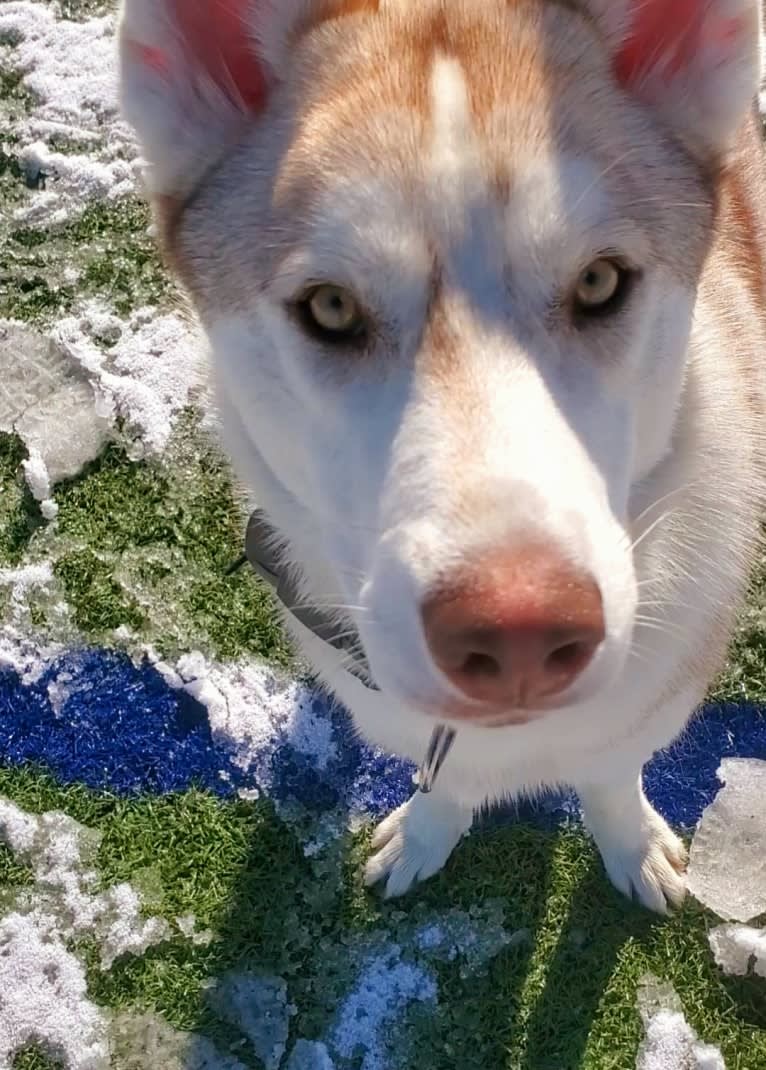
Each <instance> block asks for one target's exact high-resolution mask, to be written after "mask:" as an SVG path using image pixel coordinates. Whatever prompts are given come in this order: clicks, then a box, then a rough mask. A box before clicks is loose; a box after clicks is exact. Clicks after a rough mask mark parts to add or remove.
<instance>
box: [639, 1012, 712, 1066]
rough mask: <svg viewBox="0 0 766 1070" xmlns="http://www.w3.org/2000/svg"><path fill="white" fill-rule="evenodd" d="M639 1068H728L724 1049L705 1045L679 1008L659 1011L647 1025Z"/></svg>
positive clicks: (640, 1053)
mask: <svg viewBox="0 0 766 1070" xmlns="http://www.w3.org/2000/svg"><path fill="white" fill-rule="evenodd" d="M636 1070H726V1064H725V1063H724V1061H723V1056H722V1055H721V1052H720V1051H719V1050H718V1049H717V1048H714V1047H712V1045H710V1044H701V1043H700V1042H699V1040H698V1039H697V1035H696V1033H695V1032H694V1030H693V1029H692V1027H691V1026H690V1025H689V1023H688V1022H687V1021H686V1019H685V1018H684V1016H683V1014H681V1013H679V1012H678V1011H659V1012H658V1013H657V1014H655V1015H654V1017H653V1018H651V1020H650V1021H649V1024H648V1025H647V1027H646V1038H645V1040H644V1042H643V1044H642V1046H641V1050H640V1051H639V1054H638V1062H637V1063H636Z"/></svg>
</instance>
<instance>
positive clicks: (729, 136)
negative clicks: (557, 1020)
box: [121, 0, 766, 911]
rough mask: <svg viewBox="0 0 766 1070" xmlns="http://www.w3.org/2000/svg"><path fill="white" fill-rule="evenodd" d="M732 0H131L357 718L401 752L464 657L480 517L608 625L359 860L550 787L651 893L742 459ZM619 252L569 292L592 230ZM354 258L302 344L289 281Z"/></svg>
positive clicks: (194, 234)
mask: <svg viewBox="0 0 766 1070" xmlns="http://www.w3.org/2000/svg"><path fill="white" fill-rule="evenodd" d="M758 40H759V7H758V4H757V2H756V0H673V3H672V4H669V3H667V2H666V0H418V2H417V3H415V2H413V0H252V2H251V0H123V10H122V17H121V61H122V95H123V107H124V111H125V114H126V115H127V117H128V118H129V120H130V121H131V122H132V123H133V125H134V126H135V128H136V130H137V132H138V136H139V139H140V142H141V145H142V148H143V153H144V155H145V158H146V161H147V172H146V175H147V185H148V188H149V191H150V194H151V196H152V199H153V202H154V205H155V209H156V213H157V218H158V222H159V224H160V230H161V233H162V237H163V242H164V247H165V250H166V253H167V256H168V260H169V262H170V263H171V264H172V266H173V268H174V269H175V271H176V272H177V274H178V276H179V278H180V279H181V280H182V281H183V283H184V285H185V286H186V288H187V289H188V291H189V293H190V294H191V296H192V298H193V300H194V303H195V306H196V308H197V310H198V313H199V316H200V318H201V320H202V322H203V324H204V325H205V328H206V330H207V333H208V336H209V339H210V343H211V351H212V365H213V369H214V374H215V380H216V386H217V398H218V405H219V409H220V417H221V426H222V429H223V435H224V441H225V445H226V447H227V449H228V451H229V453H230V454H231V456H232V458H233V460H234V463H235V465H236V467H237V470H238V472H239V474H240V476H241V477H242V479H243V480H244V482H245V483H246V484H247V486H248V487H249V488H250V489H251V490H252V492H253V494H254V497H255V499H256V500H257V502H258V504H259V506H260V507H262V508H264V509H265V510H266V511H267V513H268V515H269V517H270V519H271V520H272V522H273V524H274V526H275V527H276V529H277V530H278V531H279V533H280V535H281V537H283V539H284V547H285V555H286V559H287V560H289V561H290V562H291V563H292V564H293V565H294V566H295V569H296V571H297V574H298V576H299V578H300V582H301V585H302V591H303V594H304V596H305V598H306V600H307V601H309V602H311V603H313V604H316V605H319V606H324V607H325V608H326V609H327V610H328V611H329V612H332V613H335V614H336V615H337V619H338V627H339V630H344V629H354V630H356V631H357V632H358V634H359V636H360V640H361V643H362V645H363V648H364V651H365V654H366V656H367V659H368V661H369V664H370V666H371V671H372V674H373V676H374V678H375V680H376V682H377V684H378V685H379V687H380V691H379V692H374V691H371V690H369V689H367V688H365V686H364V685H363V684H362V683H361V682H360V681H359V680H358V679H356V678H355V677H354V676H353V675H351V674H350V673H348V672H347V671H346V664H345V662H344V658H343V655H342V654H341V653H340V652H338V651H335V650H333V649H332V648H330V647H328V646H327V645H326V644H324V643H322V642H321V641H320V640H318V639H317V638H316V637H315V636H314V635H312V634H311V633H309V632H307V631H305V630H304V629H302V628H301V627H300V626H299V625H298V624H297V623H296V622H295V621H293V620H291V619H290V620H288V622H287V623H288V626H289V627H290V628H292V630H293V631H294V633H295V635H296V638H297V640H298V642H299V644H300V646H301V648H302V650H303V651H304V653H305V654H306V655H307V656H308V657H309V659H310V660H311V661H312V662H313V664H314V666H315V668H316V669H317V671H318V672H319V674H320V676H321V678H322V679H323V680H324V681H325V683H326V684H327V685H328V686H329V687H330V688H331V689H333V690H334V692H335V693H336V694H337V695H338V696H339V697H340V699H341V700H342V701H343V702H344V703H345V704H346V705H347V707H348V708H349V709H350V711H351V713H352V715H353V717H354V720H355V723H356V725H357V727H358V729H359V731H360V732H361V733H362V734H363V735H364V736H365V737H366V738H367V739H369V740H371V741H374V742H375V743H377V744H379V745H381V746H382V747H384V748H386V749H388V750H390V751H394V752H396V753H398V754H401V755H407V756H408V757H410V758H412V759H414V760H415V761H419V760H420V759H421V758H422V756H423V754H424V752H425V749H426V745H427V741H428V738H429V736H430V734H431V731H432V728H433V726H434V724H435V720H434V718H439V717H443V716H449V711H450V710H451V709H452V705H453V703H454V701H455V689H454V687H453V686H452V685H451V684H450V683H449V681H448V680H447V679H446V678H445V677H444V676H443V675H442V674H441V673H440V671H439V670H438V669H437V667H436V665H435V664H434V662H433V660H432V659H431V657H430V655H429V651H428V647H427V644H426V641H425V638H424V634H423V627H422V621H421V617H420V605H421V603H422V601H423V599H424V598H425V597H426V595H427V593H428V592H429V591H431V590H433V589H434V587H435V586H436V585H438V584H439V583H440V582H442V581H443V580H444V578H445V577H450V576H453V575H456V574H458V573H459V572H460V570H462V569H465V568H471V569H477V568H479V569H480V567H481V562H482V560H484V558H485V557H486V555H488V554H490V553H492V552H493V551H494V550H495V549H497V548H498V547H507V546H511V547H512V546H515V545H518V546H526V545H528V544H530V543H536V544H543V545H545V546H548V547H553V548H555V552H556V553H557V554H559V555H560V556H561V557H562V559H565V560H566V561H567V562H569V563H570V564H571V565H572V567H574V568H577V569H580V570H583V571H586V572H587V573H588V574H589V575H591V576H593V577H594V578H595V580H596V581H597V583H598V585H599V587H600V590H601V593H602V598H603V605H604V613H605V619H606V638H605V640H604V642H603V644H602V645H601V647H600V649H599V651H598V653H597V654H596V656H595V658H594V659H593V661H592V663H591V664H590V665H589V666H588V668H587V669H586V670H585V672H584V673H583V674H582V677H581V678H580V679H579V680H578V682H577V683H576V684H575V685H574V687H573V689H572V690H571V692H570V693H568V694H567V696H566V701H565V702H564V703H562V704H560V705H559V707H558V708H555V709H551V710H547V711H542V712H541V711H538V712H534V711H525V710H518V711H513V710H510V711H509V714H508V721H509V723H507V724H505V725H504V726H502V727H494V728H489V727H487V726H486V725H484V724H482V723H479V722H474V721H470V722H469V721H466V722H461V723H460V725H459V731H458V734H457V739H456V742H455V745H454V747H453V750H452V752H451V753H450V756H449V759H448V761H447V763H446V765H445V767H444V769H443V771H442V774H441V777H440V779H439V781H438V782H437V785H436V788H435V790H434V791H433V793H432V794H430V795H424V794H415V795H414V796H413V798H412V799H411V800H410V801H409V802H408V803H407V804H406V805H405V806H403V807H402V808H401V809H399V810H398V811H397V812H396V813H394V814H392V815H391V816H390V817H389V818H388V819H387V820H386V821H384V822H383V824H382V825H381V826H380V828H379V829H378V831H377V834H376V837H375V841H374V851H373V854H372V857H371V859H370V861H369V863H368V868H367V879H368V881H369V882H370V883H375V882H378V881H383V882H385V885H386V890H387V893H388V894H390V895H396V894H401V893H403V892H405V891H407V890H408V889H409V888H410V887H411V886H412V885H413V883H415V882H416V881H418V880H422V879H425V878H427V877H429V876H430V875H432V874H433V873H435V872H436V871H437V870H439V869H440V868H441V867H442V866H443V864H444V863H445V861H446V860H447V858H448V856H449V854H450V853H451V851H452V849H453V848H454V846H455V845H456V843H457V842H458V840H459V839H460V837H461V836H462V835H463V833H464V832H465V831H466V830H467V829H468V828H469V826H470V824H471V821H472V819H473V815H474V813H475V812H476V810H477V809H478V808H480V807H482V806H483V805H484V804H485V803H486V802H491V801H493V800H495V799H498V798H503V797H508V796H513V795H518V794H519V793H529V792H536V791H538V790H539V789H540V788H542V787H545V786H550V785H559V784H566V785H572V786H574V788H576V790H577V792H578V793H579V796H580V799H581V802H582V806H583V811H584V815H585V819H586V822H587V824H588V827H589V828H590V829H591V831H592V833H593V835H594V837H595V839H596V842H597V844H598V846H599V849H600V851H601V854H602V856H603V859H604V862H605V865H606V868H607V871H608V873H609V875H610V877H611V879H612V880H613V882H614V883H615V884H616V886H617V887H618V888H620V889H622V890H623V891H624V892H625V893H627V894H634V895H636V896H637V897H638V898H640V900H641V901H642V902H644V903H645V904H646V905H647V906H649V907H651V908H653V909H655V910H658V911H665V910H666V909H667V905H668V904H669V903H670V904H674V903H678V902H679V901H680V900H681V899H682V897H683V894H684V879H683V868H684V850H683V845H682V844H681V842H680V840H679V839H678V838H677V837H676V835H675V834H674V833H673V832H672V831H671V830H670V828H669V827H668V826H667V824H666V823H665V821H664V820H663V819H662V818H661V817H660V816H659V815H658V814H657V813H656V812H655V811H654V810H653V809H652V807H651V806H650V804H649V803H648V801H647V800H646V798H645V796H644V793H643V790H642V787H641V769H642V766H643V765H644V763H645V762H646V761H647V759H648V758H649V757H650V756H651V755H652V754H653V753H654V752H655V751H656V750H657V749H659V748H662V747H664V746H666V745H667V744H668V743H669V742H670V741H671V740H672V739H673V738H674V737H675V736H677V734H678V733H679V732H680V731H681V730H682V729H683V727H684V725H685V724H686V722H687V720H688V718H689V716H690V715H691V713H692V712H693V710H694V709H695V707H696V706H697V705H698V704H699V702H700V701H701V699H702V698H703V696H704V694H705V691H706V689H707V687H708V685H709V684H710V682H711V680H712V679H713V678H714V676H715V675H716V673H717V672H718V671H719V669H720V668H721V665H722V663H723V659H724V657H725V653H726V649H727V644H728V641H729V638H730V635H731V630H732V626H733V619H734V615H735V613H736V611H737V608H738V606H739V605H740V604H741V601H742V597H743V594H744V591H745V587H746V584H747V580H748V575H749V572H750V568H751V565H752V562H753V560H754V557H755V555H756V552H757V547H758V540H759V530H760V519H761V515H762V514H761V510H762V507H763V497H764V495H763V491H764V471H765V469H764V441H763V433H762V430H761V426H762V418H763V412H764V396H765V395H764V373H763V370H762V365H763V354H764V352H766V323H765V322H764V294H765V286H764V260H763V256H764V249H766V245H765V244H764V227H766V218H765V217H764V210H763V207H762V206H763V205H764V203H765V202H764V197H765V195H766V184H765V183H764V165H763V154H762V149H761V133H760V123H759V120H758V118H757V117H756V115H755V111H754V103H753V102H754V98H755V95H756V92H757V87H758V80H759V57H758ZM607 254H609V255H612V254H614V255H619V257H621V258H624V260H625V261H626V262H627V263H628V264H629V265H630V266H631V268H632V269H634V271H635V276H634V277H635V278H636V280H637V281H636V285H635V286H634V288H633V290H632V292H631V293H630V295H629V298H628V301H627V303H626V305H625V307H624V309H623V310H622V311H621V312H619V314H617V315H615V316H614V317H611V318H609V319H604V320H602V321H598V322H595V321H594V322H590V321H589V322H588V324H587V325H583V324H580V323H577V322H576V321H575V320H574V319H573V316H572V314H571V307H570V305H569V303H568V294H569V293H570V291H571V287H572V285H573V280H575V279H576V278H577V277H578V273H579V272H581V271H582V270H583V268H584V267H585V266H587V265H588V264H589V262H591V261H592V260H593V259H594V258H596V257H599V256H602V255H607ZM317 283H332V284H335V285H339V286H342V287H345V288H347V289H348V290H349V291H350V292H352V293H353V295H354V296H355V299H356V300H357V301H358V302H359V304H360V306H361V307H362V308H363V309H364V311H365V314H366V316H367V317H368V318H369V320H370V322H371V323H372V324H374V330H373V331H371V333H370V335H369V337H368V338H367V341H366V343H365V345H364V346H356V347H354V346H347V347H346V348H344V349H340V348H337V347H333V348H328V347H326V346H324V345H322V344H319V343H317V342H316V341H315V340H314V339H313V338H312V337H310V336H309V335H307V334H306V333H305V332H304V330H303V329H302V327H301V325H300V324H299V323H298V322H297V321H296V319H295V316H294V315H292V314H291V311H290V310H291V307H292V303H293V302H294V301H295V300H296V297H297V296H298V295H300V294H301V293H303V292H305V290H306V288H307V287H308V286H310V285H314V284H317Z"/></svg>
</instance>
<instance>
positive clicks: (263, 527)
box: [228, 509, 379, 691]
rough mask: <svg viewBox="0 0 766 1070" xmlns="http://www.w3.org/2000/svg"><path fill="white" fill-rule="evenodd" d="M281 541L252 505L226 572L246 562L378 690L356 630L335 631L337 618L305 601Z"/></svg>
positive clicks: (288, 607) (351, 669)
mask: <svg viewBox="0 0 766 1070" xmlns="http://www.w3.org/2000/svg"><path fill="white" fill-rule="evenodd" d="M281 541H282V540H281V539H280V536H279V532H278V531H277V530H276V528H274V527H273V526H272V525H271V524H270V523H269V521H268V520H267V519H266V514H265V513H264V512H263V510H262V509H256V510H255V512H254V513H253V514H252V515H251V517H250V519H249V521H248V523H247V533H246V535H245V552H244V554H243V555H242V557H240V558H239V560H237V561H235V562H234V564H233V565H232V566H231V567H230V568H229V569H228V573H229V575H231V574H232V573H234V572H237V571H238V570H239V569H240V568H242V567H243V566H244V565H246V564H247V563H248V562H249V563H250V565H251V566H252V567H253V569H254V570H255V571H256V572H257V573H258V575H259V576H260V577H261V578H262V579H264V580H266V582H267V583H268V584H269V586H270V587H271V588H272V590H273V591H274V593H275V595H276V596H277V598H278V599H279V601H280V602H281V603H282V605H283V606H284V607H285V609H286V610H287V611H288V613H290V614H291V615H292V616H293V617H295V619H296V620H298V621H300V623H301V624H302V625H303V626H304V628H308V630H309V631H310V632H313V633H314V635H316V636H317V638H319V639H321V640H322V642H323V643H327V645H328V646H331V647H333V648H334V649H335V650H340V651H341V652H342V653H343V654H344V655H345V656H346V660H347V663H348V664H347V666H346V667H347V670H348V672H350V673H352V674H353V675H354V676H356V677H357V679H358V680H360V681H361V682H362V683H363V684H364V686H365V687H367V688H369V689H370V691H378V690H379V688H378V687H377V686H376V684H375V683H374V682H373V680H372V676H371V675H370V667H369V665H368V663H367V659H366V658H365V657H364V655H363V654H361V655H360V653H359V651H360V649H361V639H360V637H359V633H358V632H356V631H354V630H352V631H349V630H348V628H346V627H345V625H341V627H342V631H341V632H339V631H338V621H337V620H335V619H334V618H333V617H332V616H331V615H330V614H329V613H324V612H323V611H322V609H321V608H317V607H316V606H310V605H307V604H306V601H305V599H304V597H303V596H302V595H301V592H300V590H299V588H298V585H297V584H296V583H295V580H294V579H293V578H292V577H291V576H290V572H289V569H286V568H285V567H284V566H283V564H282V561H281V557H280V553H279V546H280V542H281Z"/></svg>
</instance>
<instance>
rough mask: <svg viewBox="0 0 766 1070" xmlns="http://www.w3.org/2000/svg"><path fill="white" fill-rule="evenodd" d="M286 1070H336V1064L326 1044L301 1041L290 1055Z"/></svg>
mask: <svg viewBox="0 0 766 1070" xmlns="http://www.w3.org/2000/svg"><path fill="white" fill-rule="evenodd" d="M286 1070H335V1063H334V1062H333V1061H332V1059H331V1058H330V1053H329V1051H328V1050H327V1048H326V1047H325V1045H324V1044H320V1043H317V1042H315V1041H311V1040H299V1041H298V1042H297V1043H296V1045H295V1047H294V1048H293V1050H292V1052H291V1053H290V1058H289V1059H288V1061H287V1067H286Z"/></svg>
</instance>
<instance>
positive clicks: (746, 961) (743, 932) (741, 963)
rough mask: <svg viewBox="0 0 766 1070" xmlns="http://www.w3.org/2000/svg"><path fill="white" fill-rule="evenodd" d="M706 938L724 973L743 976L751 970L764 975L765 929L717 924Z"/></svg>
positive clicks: (765, 962)
mask: <svg viewBox="0 0 766 1070" xmlns="http://www.w3.org/2000/svg"><path fill="white" fill-rule="evenodd" d="M708 940H709V941H710V947H711V948H712V951H713V954H714V955H715V960H716V962H717V963H718V965H719V966H720V967H721V969H722V970H723V972H724V973H729V974H734V976H736V977H745V976H746V975H747V974H748V973H750V971H751V970H752V971H753V972H754V973H757V974H758V975H759V976H760V977H766V929H752V928H750V927H749V926H748V925H719V926H718V927H717V928H716V929H713V930H712V932H711V933H710V934H709V935H708Z"/></svg>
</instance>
